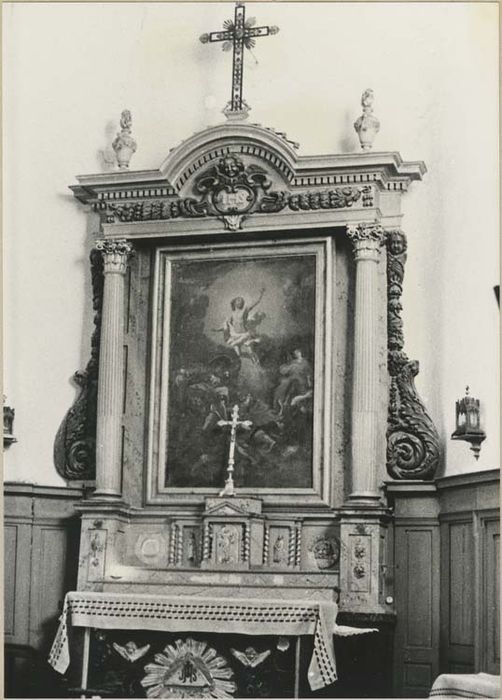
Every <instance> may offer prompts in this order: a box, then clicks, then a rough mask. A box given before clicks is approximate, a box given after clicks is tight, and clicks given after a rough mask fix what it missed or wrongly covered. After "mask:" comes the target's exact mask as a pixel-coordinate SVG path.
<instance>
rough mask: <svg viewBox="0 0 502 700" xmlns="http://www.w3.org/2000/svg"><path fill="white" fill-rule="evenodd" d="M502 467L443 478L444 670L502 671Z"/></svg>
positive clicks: (440, 491) (439, 481)
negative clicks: (501, 486) (501, 512)
mask: <svg viewBox="0 0 502 700" xmlns="http://www.w3.org/2000/svg"><path fill="white" fill-rule="evenodd" d="M499 480H500V473H499V470H490V471H486V472H477V473H472V474H459V475H455V476H449V477H443V478H441V479H437V481H436V484H437V488H438V495H439V503H440V516H439V519H440V522H441V657H440V660H441V664H440V666H441V672H442V673H478V672H479V671H484V672H486V673H494V674H498V673H500V647H499V635H500V628H499V627H500V626H499V620H500V604H499V590H500V569H499V545H500V515H499Z"/></svg>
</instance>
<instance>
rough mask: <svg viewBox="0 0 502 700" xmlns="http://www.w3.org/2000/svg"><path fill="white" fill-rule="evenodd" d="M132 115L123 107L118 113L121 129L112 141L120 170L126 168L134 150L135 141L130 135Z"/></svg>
mask: <svg viewBox="0 0 502 700" xmlns="http://www.w3.org/2000/svg"><path fill="white" fill-rule="evenodd" d="M131 127H132V117H131V112H130V111H129V110H128V109H124V110H123V112H122V114H121V115H120V128H121V131H120V132H119V133H118V134H117V136H116V137H115V140H114V142H113V143H112V147H113V150H114V151H115V155H116V156H117V163H118V166H119V168H120V170H127V168H128V167H129V161H130V160H131V157H132V155H133V153H134V152H135V151H136V141H135V140H134V139H133V137H132V136H131Z"/></svg>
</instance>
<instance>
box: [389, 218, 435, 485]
mask: <svg viewBox="0 0 502 700" xmlns="http://www.w3.org/2000/svg"><path fill="white" fill-rule="evenodd" d="M386 243H387V298H388V306H387V333H388V368H389V374H390V397H389V415H388V424H387V471H388V472H389V474H390V475H391V476H392V477H393V478H394V479H432V478H433V477H434V474H435V472H436V470H437V468H438V466H439V459H440V447H439V435H438V433H437V430H436V428H435V426H434V423H433V422H432V419H431V418H430V416H429V414H428V413H427V411H426V409H425V407H424V405H423V403H422V401H421V399H420V397H419V395H418V392H417V390H416V388H415V381H414V379H415V377H416V375H417V374H418V369H419V365H418V362H417V361H416V360H409V359H408V356H407V355H406V353H405V352H404V350H403V348H404V335H403V321H402V319H401V311H402V305H401V301H400V299H401V294H402V291H403V278H404V266H405V263H406V249H407V242H406V236H405V234H404V233H403V232H402V231H400V230H395V231H388V232H387V237H386Z"/></svg>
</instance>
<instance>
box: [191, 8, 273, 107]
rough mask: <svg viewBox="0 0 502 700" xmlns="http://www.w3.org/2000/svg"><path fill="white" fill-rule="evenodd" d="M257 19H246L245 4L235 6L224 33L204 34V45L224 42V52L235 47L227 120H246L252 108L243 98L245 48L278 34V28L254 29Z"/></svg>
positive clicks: (224, 25)
mask: <svg viewBox="0 0 502 700" xmlns="http://www.w3.org/2000/svg"><path fill="white" fill-rule="evenodd" d="M254 23H255V19H254V17H250V18H249V19H246V8H245V7H244V3H241V2H237V3H236V5H235V15H234V20H233V21H232V20H231V19H227V20H225V22H223V31H221V32H210V33H209V34H203V35H202V36H201V37H200V40H201V42H202V43H203V44H207V43H208V42H215V41H222V42H223V46H222V48H223V51H230V49H231V48H232V47H233V60H232V97H231V99H230V102H229V103H228V104H227V106H226V107H225V109H224V110H223V112H224V114H225V115H226V117H227V119H245V118H246V117H247V115H248V113H249V110H250V107H249V105H248V104H247V103H246V101H245V100H244V99H243V97H242V74H243V70H244V60H243V58H244V48H246V49H252V48H253V47H254V45H255V37H257V36H268V35H269V34H277V32H278V31H279V28H278V27H254V26H253V25H254Z"/></svg>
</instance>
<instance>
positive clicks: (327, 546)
mask: <svg viewBox="0 0 502 700" xmlns="http://www.w3.org/2000/svg"><path fill="white" fill-rule="evenodd" d="M309 551H311V552H312V553H313V555H314V558H315V560H316V564H317V566H318V568H319V569H330V568H331V567H333V566H334V565H335V564H336V563H337V562H338V561H339V559H340V542H339V540H338V539H337V538H336V537H325V536H323V535H321V536H320V537H316V538H315V539H314V540H313V542H312V543H311V545H310V547H309Z"/></svg>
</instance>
